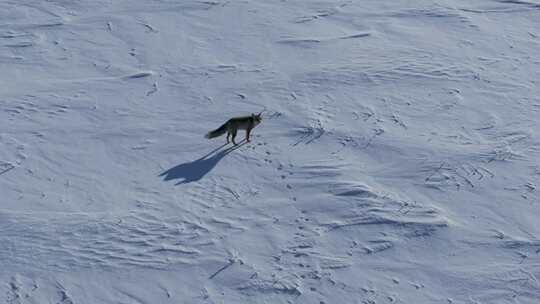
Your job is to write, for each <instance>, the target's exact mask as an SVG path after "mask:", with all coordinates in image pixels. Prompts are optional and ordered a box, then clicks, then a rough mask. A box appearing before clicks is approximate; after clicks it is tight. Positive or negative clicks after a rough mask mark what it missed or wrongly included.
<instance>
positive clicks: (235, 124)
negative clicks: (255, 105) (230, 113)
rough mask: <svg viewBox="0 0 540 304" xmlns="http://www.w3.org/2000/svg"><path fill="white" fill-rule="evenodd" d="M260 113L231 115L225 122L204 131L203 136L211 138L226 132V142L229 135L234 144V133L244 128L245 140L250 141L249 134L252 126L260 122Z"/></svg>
mask: <svg viewBox="0 0 540 304" xmlns="http://www.w3.org/2000/svg"><path fill="white" fill-rule="evenodd" d="M261 114H262V112H261V113H259V114H253V113H252V114H251V115H249V116H240V117H233V118H231V119H229V120H227V122H225V123H224V124H223V125H221V127H219V128H217V129H215V130H213V131H210V132H208V133H206V135H205V136H204V137H206V138H208V139H211V138H214V137H218V136H221V135H223V134H225V133H227V143H229V137H232V142H233V144H234V145H235V146H236V145H237V143H236V142H235V141H234V139H235V138H236V133H237V132H238V130H246V141H247V142H250V140H249V135H250V134H251V131H252V130H253V128H255V127H256V126H257V125H259V124H260V123H261V121H262V116H261Z"/></svg>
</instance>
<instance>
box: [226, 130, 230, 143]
mask: <svg viewBox="0 0 540 304" xmlns="http://www.w3.org/2000/svg"><path fill="white" fill-rule="evenodd" d="M230 136H231V132H227V143H229V137H230Z"/></svg>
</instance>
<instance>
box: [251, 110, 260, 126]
mask: <svg viewBox="0 0 540 304" xmlns="http://www.w3.org/2000/svg"><path fill="white" fill-rule="evenodd" d="M251 117H252V118H253V121H254V122H255V123H256V124H260V123H261V121H262V112H261V113H259V114H253V113H251Z"/></svg>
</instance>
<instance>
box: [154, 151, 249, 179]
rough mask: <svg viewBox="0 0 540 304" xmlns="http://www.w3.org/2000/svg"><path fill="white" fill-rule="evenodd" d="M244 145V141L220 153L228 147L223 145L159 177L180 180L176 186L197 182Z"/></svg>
mask: <svg viewBox="0 0 540 304" xmlns="http://www.w3.org/2000/svg"><path fill="white" fill-rule="evenodd" d="M244 144H246V142H245V141H242V142H240V143H238V145H236V146H232V147H230V148H227V149H223V150H221V151H219V150H220V149H221V148H223V147H225V146H226V145H227V144H223V145H221V146H220V147H218V148H216V149H214V150H212V151H211V152H209V153H208V154H206V155H205V156H203V157H201V158H199V159H197V160H194V161H191V162H186V163H183V164H180V165H176V166H174V167H172V168H170V169H168V170H165V171H164V172H163V173H161V174H160V175H159V176H162V177H163V180H164V181H170V180H179V181H178V182H177V183H176V184H175V185H181V184H188V183H191V182H196V181H198V180H200V179H201V178H203V177H204V176H205V175H206V174H208V173H209V172H210V171H212V169H214V167H215V166H216V165H217V164H218V163H219V161H220V160H222V159H223V158H224V157H225V156H227V154H229V153H231V152H232V151H234V150H236V149H238V148H240V147H241V146H243V145H244ZM217 151H219V152H217ZM216 152H217V153H216Z"/></svg>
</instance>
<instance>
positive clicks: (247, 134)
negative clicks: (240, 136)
mask: <svg viewBox="0 0 540 304" xmlns="http://www.w3.org/2000/svg"><path fill="white" fill-rule="evenodd" d="M250 133H251V129H250V128H248V129H246V141H247V142H249V134H250Z"/></svg>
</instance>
